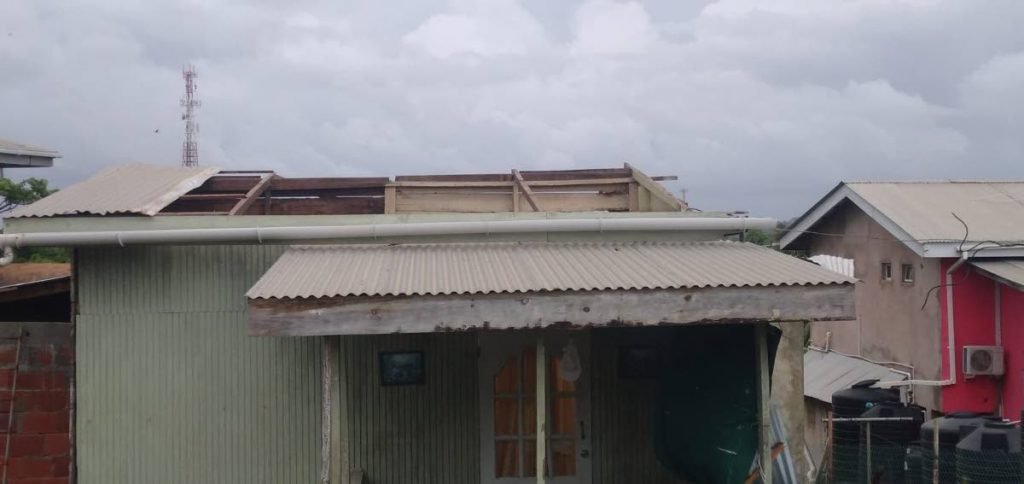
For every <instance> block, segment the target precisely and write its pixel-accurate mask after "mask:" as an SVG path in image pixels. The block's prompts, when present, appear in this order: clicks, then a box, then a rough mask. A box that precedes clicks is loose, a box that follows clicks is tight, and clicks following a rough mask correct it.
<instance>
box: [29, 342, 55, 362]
mask: <svg viewBox="0 0 1024 484" xmlns="http://www.w3.org/2000/svg"><path fill="white" fill-rule="evenodd" d="M53 359H54V358H53V347H52V346H50V345H43V346H37V347H34V348H29V351H28V362H29V364H30V365H32V366H43V367H48V366H51V365H53Z"/></svg>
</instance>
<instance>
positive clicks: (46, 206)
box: [10, 164, 220, 218]
mask: <svg viewBox="0 0 1024 484" xmlns="http://www.w3.org/2000/svg"><path fill="white" fill-rule="evenodd" d="M218 171H220V170H219V169H218V168H209V167H202V168H184V167H179V166H159V165H144V164H133V165H122V166H115V167H112V168H107V169H105V170H103V171H101V172H99V173H97V174H96V175H95V176H93V177H92V178H90V179H88V180H86V181H84V182H82V183H78V184H75V185H72V186H70V187H68V188H65V189H63V190H60V191H58V192H57V193H54V194H53V195H50V196H48V197H46V198H44V199H42V200H39V201H37V202H35V203H33V204H31V205H26V206H23V207H19V208H17V209H15V210H14V211H13V212H12V213H11V215H10V217H12V218H17V217H52V216H57V215H74V214H90V215H109V214H136V215H156V213H157V212H159V211H160V210H161V209H163V208H164V207H166V206H167V205H170V204H171V203H172V202H174V201H175V200H177V199H178V197H180V196H182V195H184V194H186V193H188V192H189V191H191V190H193V189H195V188H197V187H198V186H200V185H202V184H203V182H205V181H206V180H207V179H209V178H210V177H211V176H213V175H215V174H216V173H217V172H218Z"/></svg>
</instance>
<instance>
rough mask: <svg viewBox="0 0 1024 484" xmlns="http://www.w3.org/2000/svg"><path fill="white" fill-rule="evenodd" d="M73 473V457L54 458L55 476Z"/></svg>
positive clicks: (65, 475)
mask: <svg viewBox="0 0 1024 484" xmlns="http://www.w3.org/2000/svg"><path fill="white" fill-rule="evenodd" d="M69 475H71V457H70V456H59V457H54V458H53V476H54V477H67V476H69Z"/></svg>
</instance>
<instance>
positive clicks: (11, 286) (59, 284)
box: [0, 263, 71, 303]
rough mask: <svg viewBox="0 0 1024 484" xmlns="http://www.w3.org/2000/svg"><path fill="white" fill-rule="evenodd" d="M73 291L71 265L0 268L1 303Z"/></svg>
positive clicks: (31, 264) (23, 264)
mask: <svg viewBox="0 0 1024 484" xmlns="http://www.w3.org/2000/svg"><path fill="white" fill-rule="evenodd" d="M70 290H71V264H50V263H18V264H7V265H5V266H0V303H7V302H11V301H18V300H22V299H27V298H34V297H40V296H46V295H50V294H58V293H62V292H68V291H70Z"/></svg>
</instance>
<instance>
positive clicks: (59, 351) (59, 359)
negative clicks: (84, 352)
mask: <svg viewBox="0 0 1024 484" xmlns="http://www.w3.org/2000/svg"><path fill="white" fill-rule="evenodd" d="M55 353H56V355H55V358H54V363H55V364H56V365H57V366H70V365H72V364H73V363H74V362H75V349H74V348H73V347H72V346H71V345H70V344H65V345H60V346H58V347H57V348H56V351H55Z"/></svg>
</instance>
